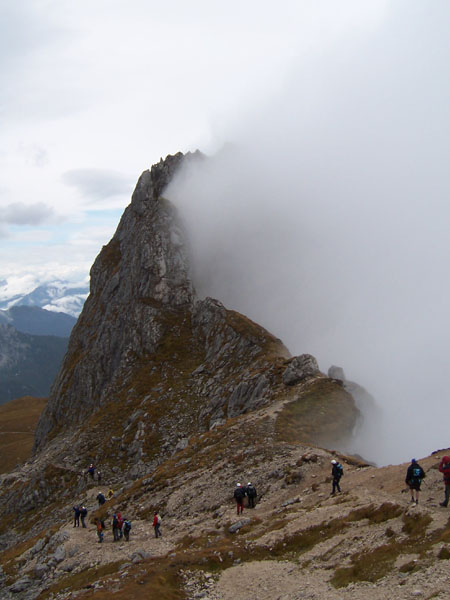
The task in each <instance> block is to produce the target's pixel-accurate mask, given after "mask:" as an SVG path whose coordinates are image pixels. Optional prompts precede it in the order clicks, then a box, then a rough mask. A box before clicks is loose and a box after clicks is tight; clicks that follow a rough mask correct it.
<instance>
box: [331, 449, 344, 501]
mask: <svg viewBox="0 0 450 600" xmlns="http://www.w3.org/2000/svg"><path fill="white" fill-rule="evenodd" d="M331 464H332V465H333V466H332V467H331V477H332V478H333V489H332V490H331V495H332V496H334V494H335V493H336V490H337V491H338V492H339V493H340V492H341V486H340V485H339V482H340V480H341V477H342V475H343V474H344V469H343V467H342V465H341V463H338V461H337V460H334V458H333V460H332V461H331Z"/></svg>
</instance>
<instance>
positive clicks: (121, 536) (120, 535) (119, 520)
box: [117, 512, 123, 539]
mask: <svg viewBox="0 0 450 600" xmlns="http://www.w3.org/2000/svg"><path fill="white" fill-rule="evenodd" d="M117 522H118V524H119V537H120V539H122V538H123V532H122V527H123V519H122V514H121V513H119V512H118V513H117Z"/></svg>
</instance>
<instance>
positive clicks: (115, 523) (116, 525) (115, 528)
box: [112, 513, 119, 542]
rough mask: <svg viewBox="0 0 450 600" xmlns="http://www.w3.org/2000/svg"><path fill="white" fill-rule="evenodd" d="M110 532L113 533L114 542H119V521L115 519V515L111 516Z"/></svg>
mask: <svg viewBox="0 0 450 600" xmlns="http://www.w3.org/2000/svg"><path fill="white" fill-rule="evenodd" d="M112 532H113V538H114V540H113V541H114V542H118V541H119V520H118V519H117V515H116V514H115V513H114V514H113V520H112Z"/></svg>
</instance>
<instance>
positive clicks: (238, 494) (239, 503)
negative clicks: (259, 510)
mask: <svg viewBox="0 0 450 600" xmlns="http://www.w3.org/2000/svg"><path fill="white" fill-rule="evenodd" d="M233 495H234V499H235V500H236V509H237V514H238V515H240V514H242V513H243V512H244V498H245V490H244V489H243V487H242V486H241V484H240V483H237V484H236V488H235V490H234V494H233Z"/></svg>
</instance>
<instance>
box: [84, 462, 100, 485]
mask: <svg viewBox="0 0 450 600" xmlns="http://www.w3.org/2000/svg"><path fill="white" fill-rule="evenodd" d="M83 475H88V476H89V477H90V478H91V479H92V481H95V480H96V479H97V483H101V481H102V473H101V471H99V470H98V469H96V468H95V465H94V464H93V463H91V464H90V465H89V466H88V468H87V470H86V471H83Z"/></svg>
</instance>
